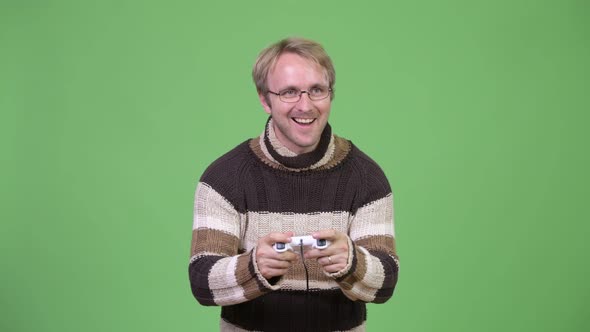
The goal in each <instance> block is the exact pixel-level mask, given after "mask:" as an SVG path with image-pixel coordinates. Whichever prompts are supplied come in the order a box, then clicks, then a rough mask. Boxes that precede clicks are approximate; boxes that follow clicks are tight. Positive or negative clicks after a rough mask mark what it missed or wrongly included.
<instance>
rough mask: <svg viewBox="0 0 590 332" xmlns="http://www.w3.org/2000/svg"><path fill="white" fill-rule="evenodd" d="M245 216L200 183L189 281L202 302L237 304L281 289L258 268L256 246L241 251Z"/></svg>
mask: <svg viewBox="0 0 590 332" xmlns="http://www.w3.org/2000/svg"><path fill="white" fill-rule="evenodd" d="M245 218H246V215H245V214H243V213H239V212H238V211H237V210H236V209H235V208H234V207H233V206H232V204H231V203H230V202H229V201H228V200H227V199H226V198H225V197H224V196H223V195H221V194H220V193H219V192H218V191H216V190H215V189H213V188H212V187H211V186H210V185H208V184H207V183H204V182H200V183H199V184H198V186H197V191H196V194H195V207H194V223H193V235H192V242H191V258H190V263H189V280H190V284H191V289H192V292H193V295H194V296H195V298H196V299H197V301H199V303H200V304H202V305H224V306H225V305H233V304H238V303H242V302H245V301H249V300H252V299H254V298H256V297H258V296H260V295H263V294H265V293H267V292H269V291H271V290H275V289H277V288H278V286H273V285H271V284H270V283H269V282H268V281H267V280H266V279H265V278H264V277H263V276H262V275H261V274H260V272H259V271H258V268H257V265H256V262H255V257H256V247H254V248H253V249H252V250H250V251H248V252H244V251H243V250H240V236H241V232H242V230H241V226H240V225H241V224H242V223H243V222H245Z"/></svg>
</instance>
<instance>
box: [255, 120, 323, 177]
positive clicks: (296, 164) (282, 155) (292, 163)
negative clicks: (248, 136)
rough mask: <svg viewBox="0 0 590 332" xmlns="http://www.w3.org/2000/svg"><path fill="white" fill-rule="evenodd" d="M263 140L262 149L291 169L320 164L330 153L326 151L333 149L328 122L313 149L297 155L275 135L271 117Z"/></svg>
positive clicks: (312, 166)
mask: <svg viewBox="0 0 590 332" xmlns="http://www.w3.org/2000/svg"><path fill="white" fill-rule="evenodd" d="M263 140H264V147H265V148H266V149H264V150H266V151H267V152H268V153H269V154H270V157H272V159H274V160H275V161H276V162H278V163H279V164H282V165H283V166H285V167H288V168H291V169H307V168H315V167H318V166H321V164H323V163H324V162H325V160H326V157H328V154H331V153H328V152H329V151H328V150H333V149H334V143H333V140H334V138H333V137H332V128H331V127H330V124H326V127H325V128H324V131H323V132H322V134H321V136H320V141H319V143H318V145H317V147H316V148H315V150H313V151H311V152H307V153H302V154H299V155H297V154H296V153H294V152H292V151H291V150H289V149H288V148H287V147H285V146H284V145H283V144H282V143H281V142H280V141H279V139H278V138H277V137H276V136H275V132H274V129H273V126H272V118H271V117H269V118H268V121H267V122H266V127H265V130H264V133H263ZM330 147H331V149H330ZM314 166H315V167H314Z"/></svg>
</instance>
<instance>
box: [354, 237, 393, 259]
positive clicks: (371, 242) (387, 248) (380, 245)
mask: <svg viewBox="0 0 590 332" xmlns="http://www.w3.org/2000/svg"><path fill="white" fill-rule="evenodd" d="M354 242H355V243H356V244H357V245H359V246H361V247H363V248H365V249H367V250H376V251H382V252H385V253H387V254H389V255H392V256H395V238H393V237H391V236H386V235H375V236H369V237H364V238H362V239H360V240H356V241H354Z"/></svg>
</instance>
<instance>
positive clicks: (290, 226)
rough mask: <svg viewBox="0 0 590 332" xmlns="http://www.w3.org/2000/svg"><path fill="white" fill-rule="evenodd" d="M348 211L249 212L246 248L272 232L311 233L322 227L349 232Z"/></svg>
mask: <svg viewBox="0 0 590 332" xmlns="http://www.w3.org/2000/svg"><path fill="white" fill-rule="evenodd" d="M349 216H350V214H349V213H348V212H321V213H313V214H307V213H275V212H248V214H247V219H248V222H249V224H250V225H256V227H248V228H247V230H246V234H245V236H244V243H243V245H244V248H245V249H246V250H251V249H252V248H253V247H254V246H255V245H256V243H257V242H258V239H259V238H261V237H263V236H266V235H268V234H269V233H272V232H290V231H292V232H293V233H294V235H296V236H298V235H310V234H311V233H313V232H315V231H319V230H322V229H336V230H339V231H341V232H343V233H348V228H349V222H350V220H349V219H350V218H349Z"/></svg>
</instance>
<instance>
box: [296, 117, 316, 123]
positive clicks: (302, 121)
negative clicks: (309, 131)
mask: <svg viewBox="0 0 590 332" xmlns="http://www.w3.org/2000/svg"><path fill="white" fill-rule="evenodd" d="M293 120H295V122H297V123H303V124H308V123H312V122H313V121H314V120H315V119H304V118H293Z"/></svg>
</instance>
